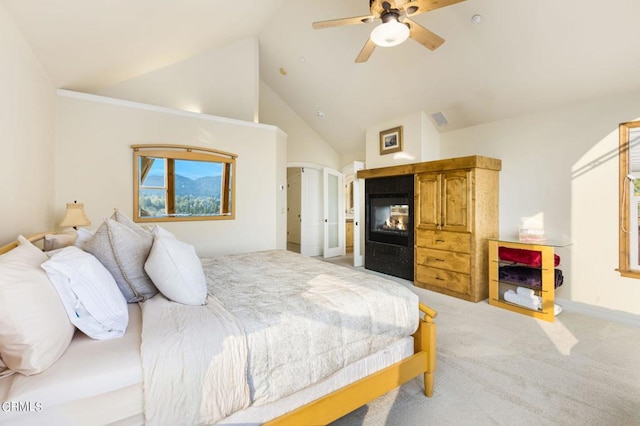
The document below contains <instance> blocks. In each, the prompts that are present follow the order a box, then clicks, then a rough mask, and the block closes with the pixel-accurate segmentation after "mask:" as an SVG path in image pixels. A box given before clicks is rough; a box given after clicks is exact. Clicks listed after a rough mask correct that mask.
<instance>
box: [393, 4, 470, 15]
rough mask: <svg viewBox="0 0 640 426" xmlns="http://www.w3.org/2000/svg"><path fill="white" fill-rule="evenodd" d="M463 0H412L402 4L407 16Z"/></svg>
mask: <svg viewBox="0 0 640 426" xmlns="http://www.w3.org/2000/svg"><path fill="white" fill-rule="evenodd" d="M463 1H465V0H414V1H410V2H408V3H405V4H403V5H402V8H403V9H404V11H405V13H406V14H407V16H409V17H411V16H415V15H419V14H421V13H425V12H429V11H431V10H435V9H440V8H441V7H445V6H451V5H452V4H456V3H460V2H463Z"/></svg>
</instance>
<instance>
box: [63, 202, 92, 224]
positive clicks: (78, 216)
mask: <svg viewBox="0 0 640 426" xmlns="http://www.w3.org/2000/svg"><path fill="white" fill-rule="evenodd" d="M89 225H91V222H90V221H89V218H88V217H87V215H86V213H85V212H84V204H83V203H76V202H75V201H74V202H73V203H67V212H66V213H65V214H64V219H62V222H60V227H62V228H68V227H71V226H72V227H74V228H77V227H78V226H89Z"/></svg>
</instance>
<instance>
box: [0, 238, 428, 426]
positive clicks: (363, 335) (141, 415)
mask: <svg viewBox="0 0 640 426" xmlns="http://www.w3.org/2000/svg"><path fill="white" fill-rule="evenodd" d="M44 235H45V234H40V235H36V236H34V237H31V238H29V239H28V240H29V241H30V242H35V241H38V240H42V239H43V238H44ZM16 247H19V243H18V242H13V243H11V244H8V245H6V246H4V247H1V248H0V255H1V254H5V253H9V252H10V251H11V250H13V249H15V248H16ZM0 261H1V259H0ZM200 262H201V264H202V270H203V273H204V274H205V277H206V282H207V295H206V297H207V299H206V300H207V303H206V305H204V306H189V305H184V304H181V303H176V302H174V301H172V300H170V299H169V298H167V297H165V296H164V295H163V294H162V293H158V294H157V295H155V296H153V297H150V298H148V299H147V300H145V301H141V302H138V303H128V304H127V306H126V309H127V313H128V325H127V327H126V332H124V334H123V335H122V336H121V337H118V338H110V339H106V340H95V339H91V338H89V337H88V336H87V335H85V334H84V333H82V332H80V331H79V330H76V331H75V332H74V334H73V337H72V339H71V342H70V344H69V345H68V348H66V350H65V351H64V353H63V354H62V355H61V356H60V357H59V359H57V361H55V363H53V365H51V366H50V367H48V368H47V369H46V370H44V371H42V372H40V373H38V374H34V375H23V374H11V375H8V376H7V377H2V378H0V402H1V403H2V404H3V405H2V410H0V424H11V425H20V424H25V425H29V424H42V422H43V421H44V420H46V423H48V424H82V425H87V424H122V425H127V424H145V423H146V424H167V422H168V421H169V420H168V419H170V420H171V421H173V420H175V419H176V417H175V416H181V415H183V413H181V412H180V411H190V410H193V407H194V401H196V402H195V407H196V409H195V411H200V413H196V414H195V417H186V419H188V420H184V421H182V423H183V424H194V423H198V424H207V423H218V424H240V423H242V424H274V425H275V424H296V425H299V424H327V423H330V422H331V421H333V420H336V419H338V418H340V417H342V416H343V415H345V414H347V413H349V412H351V411H353V410H355V409H357V408H358V407H360V406H362V405H364V404H366V403H367V402H369V401H371V400H373V399H375V398H376V397H378V396H381V395H383V394H385V393H386V392H388V391H389V390H391V389H394V388H396V387H398V386H400V385H401V384H403V383H405V382H407V381H409V380H412V379H413V378H415V377H418V376H420V375H422V376H423V379H424V388H425V395H426V396H432V394H433V374H434V371H435V357H436V352H435V348H436V326H435V323H434V321H433V319H434V318H435V316H436V312H434V311H433V310H432V309H430V308H429V307H427V306H425V305H423V304H421V303H419V302H418V300H417V297H415V295H413V296H411V294H412V292H410V291H409V290H407V289H406V288H405V287H404V286H402V285H400V284H397V283H393V282H391V281H389V280H385V279H382V278H379V277H377V276H374V275H370V274H366V273H364V272H361V271H357V270H354V269H351V268H346V267H341V266H336V265H332V264H329V263H327V262H322V261H320V260H317V259H312V258H307V257H304V256H302V255H298V254H295V253H291V252H287V251H283V250H268V251H262V252H256V253H247V254H239V255H230V256H220V257H216V258H210V259H200ZM285 283H286V285H285ZM389 292H391V293H394V292H396V293H397V297H396V299H395V302H386V301H384V300H385V297H386V296H383V295H384V294H386V293H389ZM300 294H302V295H303V298H302V299H304V300H302V299H301V300H299V301H296V297H299V295H300ZM283 301H287V302H286V303H284V302H283ZM389 303H391V305H389ZM394 303H395V305H394ZM280 305H287V306H288V307H289V308H288V310H287V311H279V310H278V309H279V306H280ZM401 305H406V306H407V312H406V313H402V314H396V313H393V312H403V309H404V308H403V307H402V306H401ZM369 311H376V312H378V311H379V312H381V313H382V315H383V316H385V318H389V317H391V316H393V315H399V316H400V317H403V318H399V319H398V321H391V320H390V319H389V320H388V321H387V320H384V321H381V320H379V319H376V318H377V317H375V316H372V317H368V316H366V315H365V313H366V314H367V315H368V314H369ZM361 317H362V318H369V319H367V320H364V323H365V325H363V324H362V323H359V322H358V321H360V319H359V318H361ZM405 317H406V318H405ZM211 321H213V322H214V323H215V324H219V322H221V321H226V322H225V324H227V325H225V326H224V327H222V328H225V329H227V328H228V329H229V331H227V332H226V334H224V335H223V336H222V337H221V338H216V339H210V337H209V335H211V334H215V333H212V332H210V331H209V330H208V329H207V327H208V326H206V325H205V326H203V324H205V323H208V322H211ZM215 327H216V328H218V325H216V326H215ZM313 327H316V328H318V331H314V332H313V333H314V334H311V331H310V328H313ZM172 330H173V331H172ZM309 336H312V337H309ZM208 340H213V341H212V342H211V343H207V342H208ZM216 342H217V343H216ZM220 342H224V344H222V343H220ZM230 342H231V343H233V342H240V343H238V344H236V343H233V345H232V344H231V343H230ZM243 345H246V347H243ZM223 346H224V347H225V348H223ZM227 346H229V347H232V348H231V352H232V356H231V357H230V358H221V356H222V355H221V353H222V352H223V349H224V352H225V353H226V350H227V349H226V347H227ZM238 346H239V347H240V348H238ZM298 346H299V347H304V348H305V350H306V351H307V352H303V353H304V355H299V354H298V355H296V352H295V351H293V349H291V348H294V347H298ZM168 348H175V349H176V351H175V352H173V349H171V350H169V349H168ZM265 348H266V349H265ZM207 351H209V352H207ZM167 353H169V355H167ZM201 353H204V354H205V358H206V359H205V364H203V366H202V365H201V366H200V367H197V368H196V366H197V365H199V364H198V363H200V362H201V361H198V360H197V358H201V357H202V356H201ZM207 354H209V355H207ZM195 355H197V356H195ZM225 356H226V355H225ZM238 356H240V357H244V359H245V361H244V362H245V363H246V364H242V362H241V361H238V358H234V357H238ZM207 357H209V358H207ZM207 359H208V360H209V363H208V364H206V361H207ZM213 359H215V360H216V362H211V360H213ZM177 360H182V362H178V361H177ZM229 365H234V366H236V367H237V366H238V365H240V373H238V371H235V373H234V372H233V371H232V370H233V369H232V368H227V367H225V366H229ZM319 366H320V367H319ZM236 370H237V368H236ZM247 373H248V374H247ZM198 374H200V375H198ZM233 374H235V375H236V376H235V377H222V376H229V375H233ZM189 375H195V376H194V377H193V380H194V383H195V384H196V385H195V386H194V385H193V384H192V385H191V388H188V389H187V388H185V389H184V390H183V389H181V390H179V391H175V386H178V385H179V386H185V384H184V383H183V382H186V381H188V380H187V379H185V377H187V376H189ZM240 376H242V378H243V379H244V380H245V382H243V383H240V380H239V379H238V377H240ZM202 377H205V378H207V380H208V384H206V385H203V384H202V383H200V382H199V380H201V379H202ZM221 380H231V381H226V382H225V383H237V384H236V385H233V386H231V385H225V386H222V387H221V386H219V383H220V382H219V381H221ZM236 388H237V389H240V390H243V391H242V392H240V391H239V392H238V394H239V396H238V398H235V399H233V398H231V397H230V396H229V395H228V394H232V393H233V392H231V391H230V390H231V389H234V390H235V389H236ZM221 389H223V390H224V392H222V393H223V394H224V395H220V393H221V392H220V390H221ZM194 395H196V396H195V397H194ZM194 398H197V400H195V399H194ZM243 398H244V400H243ZM247 398H248V399H247ZM217 399H223V400H225V401H224V403H217V402H216V403H215V404H213V403H212V401H214V400H217ZM227 399H229V400H230V401H227ZM225 404H228V406H225ZM234 404H235V405H234ZM167 411H168V413H167ZM205 412H206V414H207V415H209V416H212V417H206V416H205V417H202V413H205ZM212 413H213V414H212ZM220 413H222V414H220ZM172 416H173V417H172ZM194 419H195V420H194ZM203 419H205V420H203ZM206 419H213V420H212V421H206Z"/></svg>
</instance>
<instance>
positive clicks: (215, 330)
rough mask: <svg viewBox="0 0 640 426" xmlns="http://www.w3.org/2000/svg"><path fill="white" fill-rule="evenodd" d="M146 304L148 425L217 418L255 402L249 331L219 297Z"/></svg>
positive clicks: (144, 358) (144, 355)
mask: <svg viewBox="0 0 640 426" xmlns="http://www.w3.org/2000/svg"><path fill="white" fill-rule="evenodd" d="M141 306H142V316H143V318H144V320H143V326H142V350H141V354H142V369H143V372H144V378H145V380H144V397H145V409H144V412H145V419H146V424H147V425H149V426H153V425H200V424H214V423H217V422H218V421H220V420H221V419H223V418H225V417H227V416H228V415H229V414H232V413H234V412H236V411H238V410H241V409H243V408H245V407H247V406H248V405H249V403H250V400H249V387H248V386H247V380H246V377H247V345H246V339H245V336H244V332H243V330H242V328H241V326H240V325H239V324H238V322H237V321H236V319H235V318H234V317H233V315H231V314H229V312H227V310H226V309H225V308H224V307H223V306H222V305H221V304H220V302H219V301H218V300H216V299H215V298H214V297H212V296H209V297H208V299H207V304H206V305H204V306H188V305H182V304H180V303H176V302H172V301H169V300H168V299H166V298H165V297H164V296H162V295H161V294H159V295H156V296H155V297H153V298H152V299H150V300H147V301H146V302H144V303H142V304H141Z"/></svg>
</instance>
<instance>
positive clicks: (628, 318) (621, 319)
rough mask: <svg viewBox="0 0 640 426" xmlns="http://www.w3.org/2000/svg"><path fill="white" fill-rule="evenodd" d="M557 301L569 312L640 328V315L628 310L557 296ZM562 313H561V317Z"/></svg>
mask: <svg viewBox="0 0 640 426" xmlns="http://www.w3.org/2000/svg"><path fill="white" fill-rule="evenodd" d="M555 303H557V304H558V305H560V306H562V309H563V310H566V311H569V312H577V313H580V314H584V315H589V316H591V317H596V318H600V319H604V320H607V321H613V322H617V323H620V324H625V325H630V326H633V327H638V328H640V315H634V314H631V313H628V312H622V311H614V310H613V309H607V308H603V307H600V306H594V305H589V304H587V303H581V302H574V301H572V300H568V299H560V298H556V300H555ZM561 316H562V314H560V317H561Z"/></svg>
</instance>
